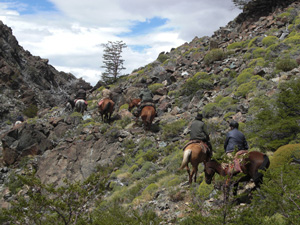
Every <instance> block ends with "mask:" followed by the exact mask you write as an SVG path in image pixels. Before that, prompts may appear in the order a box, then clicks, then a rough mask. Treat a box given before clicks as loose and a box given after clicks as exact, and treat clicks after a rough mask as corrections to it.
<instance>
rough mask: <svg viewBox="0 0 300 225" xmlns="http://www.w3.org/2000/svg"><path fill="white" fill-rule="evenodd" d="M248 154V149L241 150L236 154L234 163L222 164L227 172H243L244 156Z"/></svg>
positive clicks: (230, 173)
mask: <svg viewBox="0 0 300 225" xmlns="http://www.w3.org/2000/svg"><path fill="white" fill-rule="evenodd" d="M246 154H248V150H240V151H238V152H237V153H236V154H235V156H234V158H233V162H232V163H224V164H223V165H222V167H223V169H224V170H226V172H227V174H229V175H233V174H236V173H243V170H242V168H241V166H242V165H241V162H242V161H243V158H244V157H245V156H246Z"/></svg>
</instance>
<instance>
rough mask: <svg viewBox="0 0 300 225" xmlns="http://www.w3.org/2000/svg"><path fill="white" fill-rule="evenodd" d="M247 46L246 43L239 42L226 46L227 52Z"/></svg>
mask: <svg viewBox="0 0 300 225" xmlns="http://www.w3.org/2000/svg"><path fill="white" fill-rule="evenodd" d="M246 45H247V41H239V42H234V43H231V44H229V45H228V46H227V49H228V50H232V49H236V48H244V47H246Z"/></svg>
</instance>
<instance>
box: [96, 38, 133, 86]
mask: <svg viewBox="0 0 300 225" xmlns="http://www.w3.org/2000/svg"><path fill="white" fill-rule="evenodd" d="M102 46H103V47H104V54H103V63H104V66H102V68H105V69H106V70H105V72H103V73H102V80H103V81H104V82H105V83H113V82H115V81H116V80H117V78H118V76H120V72H121V70H124V69H126V68H125V67H123V62H124V60H123V59H122V58H121V53H122V50H123V48H126V47H127V45H126V44H125V43H124V42H123V41H116V42H112V41H109V42H108V43H107V44H102Z"/></svg>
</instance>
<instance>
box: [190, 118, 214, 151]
mask: <svg viewBox="0 0 300 225" xmlns="http://www.w3.org/2000/svg"><path fill="white" fill-rule="evenodd" d="M202 119H203V116H202V114H201V113H198V114H197V116H196V118H195V120H194V121H193V122H192V125H191V127H190V140H191V141H192V140H198V141H203V142H205V143H206V144H207V146H208V147H209V149H210V151H212V145H211V143H210V138H209V134H208V131H207V127H206V124H205V123H204V122H203V121H202Z"/></svg>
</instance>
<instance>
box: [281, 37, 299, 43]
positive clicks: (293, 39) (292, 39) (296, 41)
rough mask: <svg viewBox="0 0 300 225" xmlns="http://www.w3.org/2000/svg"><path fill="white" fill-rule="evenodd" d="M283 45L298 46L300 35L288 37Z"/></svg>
mask: <svg viewBox="0 0 300 225" xmlns="http://www.w3.org/2000/svg"><path fill="white" fill-rule="evenodd" d="M283 43H285V44H290V45H298V44H300V35H294V36H289V37H288V38H286V39H285V40H284V41H283Z"/></svg>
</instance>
